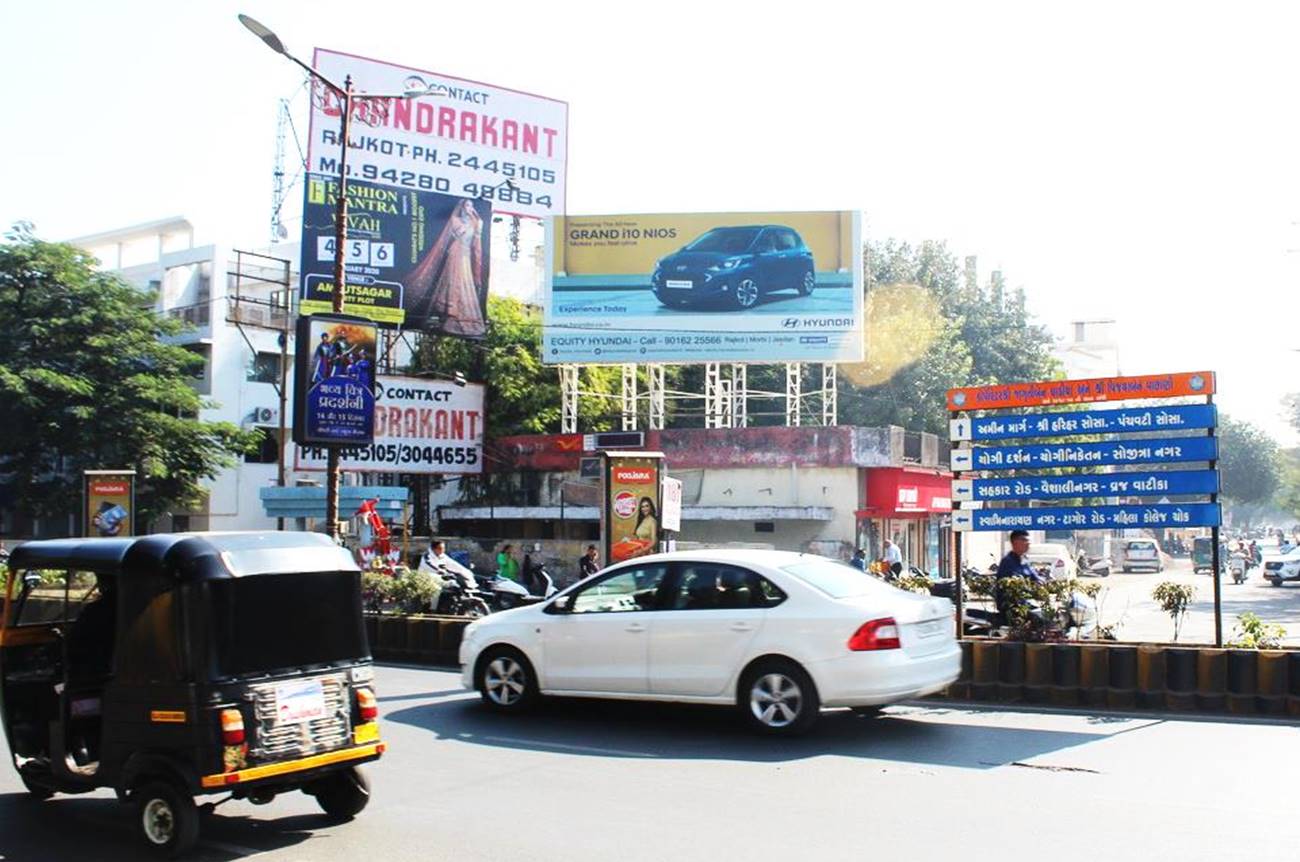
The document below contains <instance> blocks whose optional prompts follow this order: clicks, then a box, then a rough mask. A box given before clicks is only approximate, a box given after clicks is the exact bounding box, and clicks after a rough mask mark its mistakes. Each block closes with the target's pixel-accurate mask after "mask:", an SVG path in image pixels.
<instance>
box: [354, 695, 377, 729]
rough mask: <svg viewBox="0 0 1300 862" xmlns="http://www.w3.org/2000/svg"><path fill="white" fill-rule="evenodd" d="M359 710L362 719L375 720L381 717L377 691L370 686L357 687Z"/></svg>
mask: <svg viewBox="0 0 1300 862" xmlns="http://www.w3.org/2000/svg"><path fill="white" fill-rule="evenodd" d="M357 710H358V712H359V713H360V714H361V720H362V721H374V720H375V719H376V718H379V701H377V700H375V693H374V692H373V691H371V690H370V689H368V688H359V689H357Z"/></svg>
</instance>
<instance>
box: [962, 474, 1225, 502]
mask: <svg viewBox="0 0 1300 862" xmlns="http://www.w3.org/2000/svg"><path fill="white" fill-rule="evenodd" d="M1218 492H1219V474H1218V472H1217V471H1215V470H1154V471H1142V472H1137V473H1095V474H1087V475H1079V474H1074V475H1071V476H1016V477H1013V478H998V479H954V480H953V483H952V498H953V499H954V500H959V501H961V502H963V503H969V502H974V501H981V502H987V501H994V500H1053V499H1061V498H1065V497H1157V496H1158V497H1161V498H1162V499H1161V500H1160V502H1162V503H1167V502H1169V500H1168V499H1164V498H1166V497H1167V496H1168V495H1170V494H1217V493H1218Z"/></svg>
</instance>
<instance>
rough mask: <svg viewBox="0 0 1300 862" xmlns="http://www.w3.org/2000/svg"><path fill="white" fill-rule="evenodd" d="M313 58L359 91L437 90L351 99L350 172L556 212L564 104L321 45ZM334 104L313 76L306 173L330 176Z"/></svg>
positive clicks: (510, 207) (522, 211)
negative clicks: (417, 94) (411, 95)
mask: <svg viewBox="0 0 1300 862" xmlns="http://www.w3.org/2000/svg"><path fill="white" fill-rule="evenodd" d="M312 64H313V66H314V67H315V68H316V69H317V70H318V71H319V72H320V73H321V74H322V75H324V76H325V77H327V78H329V79H330V80H331V81H334V82H335V83H337V84H339V85H342V83H343V80H344V78H346V77H347V76H349V75H351V76H352V86H353V87H354V89H355V90H356V91H357V92H358V93H382V94H393V93H404V92H407V91H408V90H413V89H423V88H426V87H430V86H432V87H434V88H435V89H436V92H437V95H431V96H422V97H420V98H414V99H382V100H379V99H374V100H358V102H357V104H356V105H355V107H354V108H353V111H352V117H353V122H352V129H351V142H350V143H351V147H350V148H349V150H348V176H349V177H350V178H351V179H358V180H365V181H368V182H375V183H382V184H384V185H389V186H397V187H400V188H406V189H414V190H416V191H425V192H437V193H439V194H444V195H453V196H455V197H462V198H476V199H481V200H486V201H490V202H491V203H492V206H493V208H494V209H496V210H497V211H499V212H504V213H507V214H511V215H522V216H531V217H534V218H546V217H548V216H551V215H554V214H556V213H563V212H564V180H565V164H566V160H567V153H568V137H569V131H568V126H569V106H568V105H567V104H566V103H564V102H560V101H557V100H555V99H548V98H546V97H544V96H534V95H531V94H529V93H522V92H519V91H518V90H510V89H507V88H505V87H496V86H492V85H490V84H482V83H479V82H477V81H467V80H464V79H462V78H454V77H452V76H450V75H442V74H439V73H437V72H428V71H425V70H423V69H417V68H415V67H413V66H403V65H398V64H395V63H385V62H382V61H380V60H370V59H367V58H365V57H355V56H352V55H351V54H344V53H341V52H338V51H327V50H324V49H321V48H318V49H316V53H315V55H314V57H313V61H312ZM340 111H341V103H340V100H339V98H338V96H337V95H335V94H334V93H333V92H332V91H330V90H329V89H327V88H325V87H323V86H322V85H320V84H316V85H315V92H314V97H313V99H312V110H311V131H310V136H309V139H308V144H307V172H308V173H309V174H320V175H324V176H334V177H337V176H338V172H339V117H340Z"/></svg>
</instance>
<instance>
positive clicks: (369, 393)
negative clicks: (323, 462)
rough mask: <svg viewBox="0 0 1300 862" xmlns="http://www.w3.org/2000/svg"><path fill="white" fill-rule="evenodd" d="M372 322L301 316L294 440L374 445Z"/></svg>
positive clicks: (320, 316) (374, 363) (330, 316)
mask: <svg viewBox="0 0 1300 862" xmlns="http://www.w3.org/2000/svg"><path fill="white" fill-rule="evenodd" d="M378 334H379V331H378V329H377V328H376V327H375V325H374V324H373V323H371V322H370V321H368V320H363V319H361V318H357V317H343V316H341V315H324V314H315V315H312V316H311V317H300V318H298V331H297V333H296V335H297V341H296V344H295V348H296V355H295V357H294V386H293V440H294V442H295V443H297V444H298V445H300V446H304V445H316V446H340V445H350V446H368V445H369V444H370V443H372V442H373V440H374V434H375V365H376V362H375V360H376V356H375V347H376V344H375V342H376V340H377V336H378Z"/></svg>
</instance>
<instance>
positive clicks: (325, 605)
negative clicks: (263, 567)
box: [209, 572, 370, 676]
mask: <svg viewBox="0 0 1300 862" xmlns="http://www.w3.org/2000/svg"><path fill="white" fill-rule="evenodd" d="M209 584H210V587H209V589H210V593H209V596H210V598H211V619H212V627H213V633H214V639H215V647H216V651H217V666H218V669H219V670H220V672H221V673H222V674H228V675H232V676H238V675H241V674H247V673H255V672H257V673H261V672H269V671H274V670H281V669H286V668H297V667H304V666H306V665H314V664H329V663H333V662H338V661H344V660H347V659H364V658H367V657H369V654H370V650H369V648H368V647H367V645H366V634H365V630H364V628H363V627H362V623H361V576H360V574H358V573H357V572H307V573H300V574H289V575H250V576H247V577H241V578H221V579H218V580H214V581H210V582H209Z"/></svg>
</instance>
